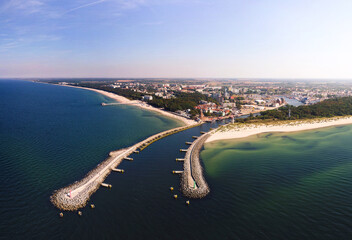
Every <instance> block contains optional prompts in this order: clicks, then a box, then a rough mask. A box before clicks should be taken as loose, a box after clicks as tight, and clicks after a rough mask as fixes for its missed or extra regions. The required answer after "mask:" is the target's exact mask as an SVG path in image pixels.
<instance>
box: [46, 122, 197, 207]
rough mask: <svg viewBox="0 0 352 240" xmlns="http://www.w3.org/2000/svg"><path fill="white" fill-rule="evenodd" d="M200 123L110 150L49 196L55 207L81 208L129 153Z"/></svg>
mask: <svg viewBox="0 0 352 240" xmlns="http://www.w3.org/2000/svg"><path fill="white" fill-rule="evenodd" d="M200 124H201V123H200ZM200 124H194V125H191V126H184V127H178V128H174V129H171V130H167V131H164V132H161V133H158V134H155V135H153V136H151V137H149V138H147V139H145V140H143V141H141V142H139V143H137V144H135V145H133V146H131V147H128V148H124V149H121V150H118V151H113V152H110V154H109V157H108V158H107V159H106V160H105V161H103V162H102V163H100V164H99V165H98V166H97V167H96V168H94V169H93V170H92V171H90V172H89V173H88V174H87V175H86V176H85V177H84V178H83V179H82V180H80V181H77V182H75V183H73V184H71V185H69V186H67V187H64V188H61V189H59V190H56V191H54V193H53V194H52V195H51V197H50V200H51V202H52V203H53V204H54V205H55V206H56V207H57V208H59V209H61V210H66V211H75V210H77V209H80V208H83V207H84V206H85V205H86V204H87V202H88V201H89V199H90V196H91V195H92V194H93V193H94V192H95V191H97V190H98V189H99V187H100V186H101V184H102V183H103V181H104V180H105V178H106V177H107V176H108V175H109V174H110V172H111V171H112V170H113V169H115V168H116V167H117V166H118V165H119V164H120V163H121V162H122V161H123V160H124V159H125V158H128V156H129V155H130V154H132V153H134V152H135V151H138V149H139V151H142V150H143V149H145V148H146V147H147V146H149V145H150V144H152V143H153V142H155V141H158V140H160V139H162V138H164V137H166V136H169V135H171V134H175V133H178V132H181V131H184V130H186V129H189V128H192V127H195V126H199V125H200Z"/></svg>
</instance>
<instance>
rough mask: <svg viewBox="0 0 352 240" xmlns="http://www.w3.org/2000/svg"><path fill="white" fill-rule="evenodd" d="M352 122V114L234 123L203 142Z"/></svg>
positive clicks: (218, 130) (215, 132)
mask: <svg viewBox="0 0 352 240" xmlns="http://www.w3.org/2000/svg"><path fill="white" fill-rule="evenodd" d="M348 124H352V116H345V117H332V118H318V119H306V120H292V121H290V120H287V121H277V122H271V123H269V124H265V123H235V124H230V125H226V126H223V127H221V128H220V129H217V130H216V131H214V132H213V133H212V134H211V136H210V137H209V138H208V139H207V140H206V141H205V143H209V142H214V141H220V140H227V139H236V138H245V137H249V136H252V135H256V134H260V133H267V132H298V131H306V130H312V129H317V128H325V127H332V126H338V125H348Z"/></svg>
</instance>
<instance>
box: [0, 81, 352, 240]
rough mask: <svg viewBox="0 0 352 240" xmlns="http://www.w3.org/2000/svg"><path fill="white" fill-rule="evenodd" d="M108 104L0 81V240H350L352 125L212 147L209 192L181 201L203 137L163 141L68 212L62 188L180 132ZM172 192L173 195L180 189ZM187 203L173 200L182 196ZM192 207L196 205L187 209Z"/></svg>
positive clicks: (91, 95)
mask: <svg viewBox="0 0 352 240" xmlns="http://www.w3.org/2000/svg"><path fill="white" fill-rule="evenodd" d="M102 102H113V100H112V99H109V98H107V97H105V96H102V95H100V94H98V93H95V92H92V91H88V90H84V89H77V88H70V87H64V86H56V85H49V84H42V83H34V82H30V81H20V80H5V79H3V80H0V182H1V184H0V239H351V238H352V205H351V202H352V185H351V184H350V183H351V180H352V157H351V156H352V146H351V144H350V143H351V142H352V126H349V125H347V126H338V127H330V128H324V129H319V130H313V131H304V132H297V133H289V134H286V133H274V134H272V133H265V134H259V135H255V136H251V137H248V138H244V139H238V140H226V141H217V142H211V143H207V144H206V145H205V147H204V150H203V151H202V152H201V159H202V164H203V167H204V173H205V178H206V180H207V182H208V184H209V186H210V189H211V192H210V194H209V195H208V196H207V197H205V198H204V199H198V200H193V199H188V198H185V197H183V196H182V193H181V192H180V189H179V188H180V177H179V176H178V175H174V174H172V170H182V163H179V162H176V161H175V159H176V158H180V157H183V156H184V153H182V152H180V151H179V149H181V148H185V147H186V145H185V142H186V141H192V136H194V135H199V134H200V131H208V130H209V128H211V127H217V126H218V125H221V124H225V122H216V123H206V124H204V125H202V126H199V127H195V128H192V129H189V130H187V131H184V132H180V133H177V134H175V135H171V136H169V137H167V138H164V139H162V140H160V141H157V142H155V143H153V144H152V145H150V146H149V147H147V148H146V149H145V150H143V151H142V152H140V153H139V154H133V155H132V157H133V159H134V161H124V162H122V163H121V165H120V166H119V168H122V169H124V170H125V173H124V174H119V173H114V172H113V173H111V174H110V175H109V176H108V177H107V179H106V180H105V182H107V183H109V184H112V188H111V189H106V188H100V189H99V190H98V191H97V192H96V193H95V194H93V195H92V197H91V199H90V201H89V203H90V204H91V203H92V204H95V206H96V207H95V208H94V209H91V208H89V207H88V206H87V207H85V208H83V209H81V211H82V213H83V214H82V216H79V215H78V214H77V212H64V217H63V218H60V217H59V213H60V210H58V209H56V208H55V207H54V206H53V205H52V204H51V202H50V195H51V194H52V193H53V191H55V190H56V189H59V188H61V187H64V186H66V185H68V184H70V183H73V182H74V181H77V180H80V179H81V178H82V177H83V176H84V175H85V174H86V173H87V172H89V171H90V170H91V169H93V168H94V167H95V166H96V165H97V164H99V163H100V162H101V161H103V160H104V159H105V158H106V157H107V155H108V153H109V152H110V151H112V150H117V149H120V148H124V147H128V146H131V145H133V144H134V143H136V142H138V141H141V140H143V139H145V138H146V137H148V136H150V135H152V134H155V133H157V132H160V131H163V130H166V129H170V128H174V127H177V126H180V125H181V123H180V122H177V121H175V120H172V119H168V118H165V117H164V116H161V115H159V114H156V113H153V112H150V111H146V110H142V109H140V108H138V107H135V106H125V105H113V106H101V103H102ZM171 186H172V187H174V188H175V190H174V191H170V190H169V188H170V187H171ZM174 194H177V195H178V196H179V197H178V198H177V199H176V200H175V199H174V198H173V195H174ZM187 200H190V205H186V204H185V202H186V201H187Z"/></svg>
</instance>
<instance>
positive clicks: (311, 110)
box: [256, 97, 352, 120]
mask: <svg viewBox="0 0 352 240" xmlns="http://www.w3.org/2000/svg"><path fill="white" fill-rule="evenodd" d="M289 108H290V109H291V117H289ZM346 115H352V97H340V98H332V99H327V100H324V101H322V102H319V103H316V104H313V105H302V106H298V107H294V106H284V107H281V108H279V109H275V110H268V111H264V112H261V115H260V116H257V117H256V118H257V119H278V120H288V119H290V120H291V119H292V120H294V119H308V118H318V117H334V116H346Z"/></svg>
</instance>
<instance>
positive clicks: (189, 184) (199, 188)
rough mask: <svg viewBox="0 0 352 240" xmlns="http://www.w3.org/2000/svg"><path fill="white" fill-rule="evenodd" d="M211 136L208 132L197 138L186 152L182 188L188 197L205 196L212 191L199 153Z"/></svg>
mask: <svg viewBox="0 0 352 240" xmlns="http://www.w3.org/2000/svg"><path fill="white" fill-rule="evenodd" d="M209 136H210V134H209V133H206V134H204V135H202V136H200V137H199V138H197V139H196V140H195V141H194V142H193V143H192V145H191V146H190V147H189V148H188V151H187V153H186V156H185V160H184V164H183V174H182V179H181V189H182V192H183V194H184V195H185V196H186V197H190V198H203V197H205V196H206V195H208V193H209V192H210V188H209V186H208V184H207V182H206V181H205V179H204V176H203V168H202V165H201V163H200V159H199V153H200V151H201V149H202V147H203V145H204V142H205V141H206V140H207V139H208V137H209Z"/></svg>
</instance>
